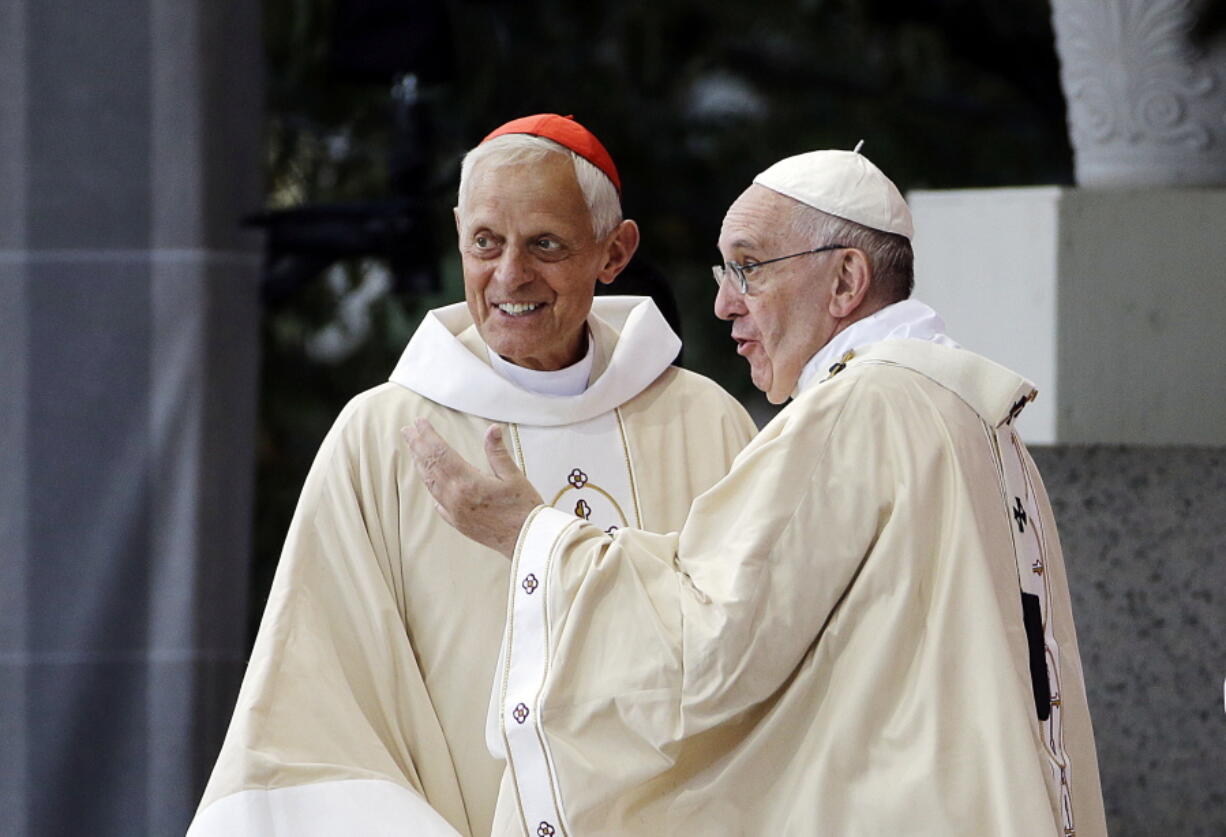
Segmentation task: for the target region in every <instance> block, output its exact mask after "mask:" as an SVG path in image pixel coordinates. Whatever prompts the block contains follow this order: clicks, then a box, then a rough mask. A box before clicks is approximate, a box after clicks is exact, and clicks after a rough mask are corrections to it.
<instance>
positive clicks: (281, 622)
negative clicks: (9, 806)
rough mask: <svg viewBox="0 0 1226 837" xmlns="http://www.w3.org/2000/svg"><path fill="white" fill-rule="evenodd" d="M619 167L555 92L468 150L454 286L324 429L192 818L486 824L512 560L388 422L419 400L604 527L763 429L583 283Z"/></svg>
mask: <svg viewBox="0 0 1226 837" xmlns="http://www.w3.org/2000/svg"><path fill="white" fill-rule="evenodd" d="M619 190H620V183H619V180H618V175H617V170H616V168H615V167H614V166H613V162H612V160H611V159H610V158H609V155H608V152H607V151H605V149H604V148H603V146H601V144H600V143H599V141H597V140H596V138H595V137H594V136H593V135H591V134H590V133H589V132H588V131H587V130H586V129H584V128H583V127H582V126H580V125H579V124H578V123H577V122H574V121H573V120H572V119H569V118H564V117H561V116H556V115H551V114H545V115H538V116H533V117H525V118H523V119H519V120H515V121H513V122H511V123H508V124H507V125H504V126H502V128H500V129H498V130H496V131H495V132H494V133H492V134H491V135H490V137H488V138H487V140H486V141H485V142H483V143H482V144H481V145H479V146H478V147H477V148H476V149H474V150H473V151H472V152H470V153H469V155H468V156H467V157H466V159H465V161H464V164H463V168H462V174H461V180H460V191H459V206H458V207H457V209H456V213H455V214H456V228H457V231H458V234H459V243H460V252H461V255H462V260H463V269H464V284H465V294H466V297H467V301H466V303H459V304H457V305H452V306H450V307H447V308H442V309H439V310H437V311H432V312H430V313H429V314H428V315H427V316H426V317H425V320H424V321H423V322H422V324H421V326H420V328H419V329H418V330H417V332H416V334H415V335H414V336H413V338H412V340H411V341H410V342H409V345H408V347H407V348H406V349H405V352H404V355H403V357H402V358H401V360H400V363H399V364H398V365H397V367H396V369H395V371H394V372H393V373H392V376H391V381H390V382H389V383H386V384H384V385H382V386H379V387H376V388H374V389H372V390H370V391H368V392H365V393H363V394H361V395H359V396H357V397H356V398H355V399H354V400H353V401H352V402H351V403H350V404H349V405H348V406H347V407H346V408H345V409H344V411H343V412H342V413H341V415H340V417H339V418H338V419H337V421H336V424H335V426H334V427H333V428H332V430H331V432H330V433H329V434H328V437H327V438H326V440H325V441H324V443H323V446H322V447H321V449H320V451H319V454H318V456H317V458H316V460H315V463H314V466H313V467H312V469H311V472H310V475H309V476H308V477H307V480H306V484H305V486H304V488H303V492H302V497H301V500H300V502H299V505H298V509H297V512H296V513H295V516H294V520H293V523H292V525H291V528H290V532H289V535H288V538H287V540H286V544H285V550H284V552H283V554H282V557H281V562H280V565H279V567H278V570H277V575H276V579H275V581H274V584H273V589H272V593H271V595H270V598H269V601H268V606H267V610H266V611H265V614H264V618H263V621H262V623H261V626H260V631H259V637H258V639H257V641H256V646H255V650H254V652H253V656H252V659H251V663H250V666H249V668H248V671H247V675H246V678H245V680H244V682H243V686H242V690H241V694H240V695H239V699H238V706H237V708H236V710H235V713H234V719H233V721H232V723H231V726H230V729H229V732H228V734H227V736H226V740H225V744H224V746H223V748H222V752H221V755H220V758H219V759H218V762H217V765H216V767H215V769H214V771H213V775H212V778H211V780H210V782H209V785H208V788H207V790H206V792H205V795H204V799H203V801H202V802H201V806H200V810H199V811H198V813H197V816H196V819H195V821H194V823H193V825H192V828H191V831H190V832H189V833H190V834H191V835H193V837H197V835H198V836H199V837H206V836H207V837H235V835H286V837H317V836H318V837H322V835H354V836H355V837H357V836H358V835H361V837H367V835H411V836H412V837H433V835H457V834H460V835H481V836H482V837H484V835H488V834H489V833H490V828H491V820H492V817H493V813H494V805H495V800H496V799H497V796H498V789H499V783H500V780H501V776H502V773H503V771H504V769H505V765H504V762H503V761H502V760H501V759H497V758H495V757H494V756H492V755H490V753H489V752H488V750H487V748H486V745H485V741H484V723H485V716H486V710H487V707H488V705H489V702H490V694H491V691H490V690H491V681H492V677H491V675H492V672H493V670H494V664H495V660H496V658H497V656H498V646H499V642H500V640H501V638H502V634H503V622H504V614H505V611H506V599H507V580H508V567H507V564H506V562H505V561H503V560H502V559H501V558H499V556H497V555H496V554H495V553H493V552H491V551H490V550H488V549H486V548H485V547H483V546H480V545H478V544H475V543H473V542H471V541H469V540H467V539H465V538H463V537H461V536H460V535H459V534H458V533H456V532H455V531H454V530H453V529H451V527H449V526H447V525H446V524H445V523H444V522H443V521H442V520H441V519H440V518H439V517H438V515H437V514H436V513H435V511H434V504H433V501H432V500H431V498H430V496H429V495H428V494H427V493H426V492H425V490H424V489H423V488H422V486H421V483H420V481H419V480H418V479H417V477H416V476H415V475H414V474H413V473H412V462H411V459H410V457H409V455H408V452H407V451H406V450H405V449H404V447H403V445H402V444H401V443H400V437H399V435H398V430H399V428H401V427H402V426H404V425H406V424H409V423H411V422H413V421H414V420H415V419H419V418H428V419H429V420H430V421H431V422H432V423H433V424H434V425H435V426H437V427H438V428H440V429H441V430H442V431H443V432H444V433H446V434H447V437H448V438H449V439H451V440H452V441H453V442H454V443H455V444H456V446H457V448H458V449H459V450H460V451H461V452H462V453H464V454H466V455H468V456H475V455H477V454H479V453H480V452H481V449H482V439H483V437H484V434H485V432H486V429H487V428H489V427H491V426H494V427H498V428H501V429H503V430H504V431H505V432H506V436H507V437H508V438H509V439H511V440H513V446H514V457H515V463H516V465H517V466H518V468H520V469H523V470H524V471H526V473H527V480H528V485H529V486H530V489H531V490H532V491H533V492H534V494H535V493H539V494H540V495H541V496H545V497H548V498H550V502H551V503H552V504H553V506H555V507H557V508H558V509H560V510H561V511H562V512H563V513H565V514H567V515H570V516H572V517H574V518H575V519H576V520H579V519H582V520H584V521H585V522H589V523H591V524H592V525H594V526H596V527H597V528H598V530H599V531H601V532H615V531H617V530H618V529H619V528H622V527H627V526H633V527H637V528H646V529H658V530H664V531H667V530H669V529H674V528H677V527H679V526H680V525H681V524H682V523H683V522H684V520H685V515H686V512H687V511H688V510H689V506H690V502H691V501H692V500H693V498H694V497H696V496H697V495H698V494H700V493H702V492H703V491H705V490H707V489H708V488H710V487H711V486H712V485H714V484H715V483H716V482H717V481H718V480H719V479H720V478H721V477H722V476H723V475H724V474H725V473H726V472H727V470H728V468H729V466H730V465H731V462H732V459H733V457H734V456H735V455H736V453H737V452H738V451H739V450H740V449H741V448H742V447H743V446H744V445H745V443H746V442H747V441H748V440H749V438H750V437H751V436H752V434H753V432H754V427H753V424H752V422H750V420H749V418H748V416H747V414H746V413H745V411H744V410H743V409H742V408H741V407H740V405H739V404H738V403H737V402H736V401H735V400H734V399H732V398H731V397H730V396H729V395H728V394H727V393H725V392H724V391H723V390H721V389H720V388H719V387H718V386H716V385H715V384H714V383H712V382H711V381H709V380H707V379H705V378H702V377H700V376H698V375H694V374H692V373H688V372H685V371H683V370H681V369H679V368H677V367H674V366H671V365H670V364H671V362H672V360H673V359H674V358H675V357H676V355H677V352H678V349H679V347H680V341H679V339H678V338H677V336H676V335H675V334H674V332H673V331H672V330H671V329H670V328H669V327H668V325H667V324H666V323H665V321H664V319H663V317H662V316H661V314H660V312H659V311H658V310H657V309H656V307H655V306H654V304H653V303H652V302H651V301H650V300H648V299H645V298H640V297H602V298H600V299H597V300H595V301H593V290H594V288H595V284H596V282H598V281H599V282H605V283H607V282H611V281H612V280H613V279H614V277H616V276H617V274H618V272H619V271H621V269H622V268H623V267H625V265H626V263H627V261H629V259H630V257H631V256H632V254H633V253H634V251H635V248H636V247H637V244H638V230H637V227H636V226H635V224H634V222H633V221H629V220H623V219H622V216H621V205H620V197H619ZM516 474H517V476H519V475H520V473H519V471H518V470H517V471H516ZM521 478H522V477H521ZM517 583H518V584H520V585H522V587H521V589H527V588H529V587H530V586H531V584H532V583H533V582H532V581H531V580H530V579H527V580H525V579H518V580H517Z"/></svg>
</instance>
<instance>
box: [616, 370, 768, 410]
mask: <svg viewBox="0 0 1226 837" xmlns="http://www.w3.org/2000/svg"><path fill="white" fill-rule="evenodd" d="M644 398H646V399H651V400H653V401H656V402H659V403H660V404H668V405H670V406H674V407H675V406H679V405H681V406H684V407H686V408H690V409H704V410H708V411H714V412H717V413H722V412H727V413H732V414H735V415H738V416H739V415H742V414H743V415H745V416H746V417H748V415H749V414H748V413H746V412H745V408H744V407H742V406H741V403H740V402H739V401H737V400H736V399H735V398H733V397H732V396H731V395H729V394H728V391H727V390H725V389H724V388H723V387H721V386H720V385H719V384H717V383H715V381H712V380H711V379H710V378H708V377H706V376H705V375H700V374H698V373H697V372H691V371H690V370H688V369H682V368H681V367H679V366H670V367H668V368H667V369H665V370H664V371H663V372H662V373H660V376H659V377H658V378H656V379H655V380H654V381H653V382H652V383H651V385H650V386H649V387H647V388H646V389H645V390H643V392H642V393H640V394H639V395H638V396H636V397H635V398H634V399H632V401H637V400H638V399H644Z"/></svg>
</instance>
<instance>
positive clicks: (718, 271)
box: [711, 244, 847, 294]
mask: <svg viewBox="0 0 1226 837" xmlns="http://www.w3.org/2000/svg"><path fill="white" fill-rule="evenodd" d="M846 249H847V245H846V244H827V245H825V246H824V247H817V248H814V249H813V250H805V251H804V252H803V253H793V254H792V255H790V256H780V257H779V258H777V259H767V260H766V261H764V262H753V263H752V264H739V263H737V262H728V263H727V264H726V265H723V264H717V265H712V266H711V273H712V274H713V275H714V276H715V284H716V285H719V286H721V287H722V286H723V284H724V279H726V278H727V277H728V272H729V271H731V272H732V275H733V276H735V277H736V280H737V284H738V285H739V286H740V289H741V293H743V294H747V293H749V274H750V273H753V272H754V271H755V270H757V269H758V268H760V267H762V266H763V265H768V264H774V263H775V262H781V261H784V260H786V259H794V258H796V257H797V256H808V255H811V254H812V253H825V252H826V251H827V250H846Z"/></svg>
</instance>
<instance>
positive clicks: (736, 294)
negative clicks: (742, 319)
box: [715, 278, 745, 320]
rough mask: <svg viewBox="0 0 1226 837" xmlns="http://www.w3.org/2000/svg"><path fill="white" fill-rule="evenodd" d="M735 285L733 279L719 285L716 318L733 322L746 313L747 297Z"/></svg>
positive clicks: (716, 296)
mask: <svg viewBox="0 0 1226 837" xmlns="http://www.w3.org/2000/svg"><path fill="white" fill-rule="evenodd" d="M735 285H736V281H735V280H733V279H731V278H729V279H725V280H724V281H722V282H720V283H719V292H718V293H716V294H715V316H717V317H719V318H720V319H721V320H732V319H735V318H737V317H739V316H741V315H742V314H744V313H745V297H744V295H742V294H741V292H740V291H739V290H738V289H737V288H736V287H735Z"/></svg>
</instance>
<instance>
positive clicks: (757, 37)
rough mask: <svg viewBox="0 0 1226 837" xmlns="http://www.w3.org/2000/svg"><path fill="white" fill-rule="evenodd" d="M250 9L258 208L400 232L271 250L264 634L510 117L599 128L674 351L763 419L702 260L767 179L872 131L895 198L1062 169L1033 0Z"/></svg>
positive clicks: (469, 0)
mask: <svg viewBox="0 0 1226 837" xmlns="http://www.w3.org/2000/svg"><path fill="white" fill-rule="evenodd" d="M264 9H265V15H264V27H265V29H264V43H265V50H266V55H267V111H266V116H265V131H264V137H265V139H264V142H265V176H266V189H267V206H268V207H269V208H270V209H273V210H286V209H294V208H298V209H300V210H301V208H303V207H325V209H322V210H319V211H320V212H323V213H324V214H325V215H327V217H328V218H331V219H332V222H331V223H332V227H331V228H325V229H324V230H323V231H322V233H321V234H320V230H319V226H320V225H318V224H317V225H316V226H315V227H313V228H312V227H309V226H307V225H308V224H310V220H307V221H305V222H304V221H303V219H302V218H299V217H296V216H293V215H291V216H290V217H289V218H282V219H280V220H279V221H278V220H277V219H275V218H274V219H265V223H268V224H269V225H270V226H271V227H272V229H273V230H274V231H275V230H276V229H277V227H278V223H281V224H283V225H286V226H287V227H295V224H296V222H301V223H298V225H297V227H296V228H298V229H302V230H303V231H304V235H305V236H307V237H311V236H312V235H314V238H315V240H320V239H324V238H328V237H329V235H330V231H331V233H332V234H335V236H336V237H344V235H343V233H339V232H336V230H335V229H334V228H344V229H346V230H352V229H354V228H355V227H356V226H362V227H363V229H367V230H368V229H369V228H370V227H371V226H372V224H371V223H370V222H369V220H365V219H367V218H369V215H363V214H362V213H363V212H374V213H378V212H384V211H386V212H388V213H390V214H391V215H395V214H397V213H399V217H400V221H401V226H402V227H404V228H406V229H409V230H411V231H412V232H411V235H410V236H407V238H408V239H409V240H407V241H400V242H399V243H398V244H396V245H392V244H391V243H390V242H385V243H383V244H380V243H379V242H378V241H377V240H375V239H378V238H379V236H378V235H377V234H375V235H373V236H370V237H369V238H370V239H371V240H370V241H368V242H366V243H367V244H368V245H369V246H370V252H368V253H366V254H365V255H364V257H362V258H341V259H339V260H337V261H335V262H332V263H331V264H329V265H327V266H324V262H325V261H326V259H327V255H325V258H324V259H320V260H312V259H310V258H300V259H299V260H298V261H297V262H295V260H294V259H293V258H282V259H281V260H280V262H278V263H277V264H276V265H275V266H274V267H275V268H277V269H274V270H271V271H268V272H266V280H268V283H267V284H266V286H265V290H266V293H265V298H266V300H267V306H266V309H265V315H264V317H263V320H262V325H261V329H262V344H263V345H262V348H263V368H262V372H261V381H262V386H261V396H260V436H259V447H258V458H259V476H258V482H257V506H256V518H255V519H256V560H255V564H254V573H255V577H254V582H255V592H256V595H254V596H253V597H252V625H253V626H254V624H255V620H256V619H257V618H258V615H259V613H260V611H261V610H262V603H263V596H264V594H265V592H266V590H267V587H268V585H269V583H270V580H271V573H272V570H273V568H274V567H275V563H276V559H277V555H278V552H279V550H280V546H281V541H282V539H283V538H284V534H285V530H286V527H287V525H288V522H289V518H290V515H291V514H292V511H293V506H294V503H295V501H296V498H297V493H298V489H299V488H300V486H301V485H302V480H303V477H304V476H305V474H306V470H307V468H308V467H309V465H310V461H311V458H312V457H313V455H314V452H315V450H316V448H317V447H318V444H319V442H320V440H321V439H322V438H323V435H324V433H325V432H326V431H327V429H328V427H329V425H330V424H331V422H332V419H333V418H334V417H335V415H336V414H337V412H338V411H339V409H340V407H341V406H342V405H343V404H344V403H345V401H347V400H348V399H349V398H350V397H352V396H353V395H354V394H356V393H357V392H359V391H361V390H363V389H366V388H367V387H370V386H373V385H375V384H377V383H380V382H382V381H384V380H386V379H387V376H388V374H389V373H390V371H391V369H392V366H393V365H394V364H395V361H396V359H397V358H398V356H399V354H400V351H401V350H402V349H403V347H404V345H405V343H406V341H407V339H408V337H409V336H410V335H411V334H412V331H413V329H414V328H415V327H416V324H417V321H418V319H419V317H420V315H421V313H422V312H423V311H424V310H426V309H428V308H431V307H434V306H437V305H440V304H445V303H448V302H454V301H457V300H459V299H462V298H463V285H462V280H461V277H460V273H459V264H458V258H457V256H456V252H455V227H454V223H453V221H452V217H451V208H452V207H453V206H454V204H455V189H456V184H457V180H458V175H459V160H460V158H461V157H462V156H463V153H464V152H465V151H466V150H467V149H468V148H470V147H471V146H473V145H475V144H476V143H477V142H479V141H480V139H481V138H482V137H483V136H484V135H485V134H486V133H488V132H489V131H490V130H492V129H493V128H494V127H496V126H497V125H499V124H501V123H502V122H504V121H506V120H508V119H512V118H515V117H517V116H522V115H526V114H529V113H538V112H556V113H563V114H574V115H575V117H576V118H577V119H578V120H579V121H580V122H582V123H583V124H584V125H586V126H587V127H588V128H590V129H591V130H592V131H593V132H594V133H595V134H596V135H597V136H598V137H600V138H601V140H602V141H603V142H604V144H605V145H606V147H608V148H609V150H610V152H611V153H612V155H613V157H614V160H615V161H616V163H617V165H618V167H619V169H620V170H621V174H622V180H623V182H624V184H625V190H624V202H625V210H626V212H627V215H628V216H629V217H632V218H635V219H636V220H637V221H638V222H639V224H640V225H641V227H642V230H643V244H642V247H641V249H640V250H639V255H638V256H637V257H636V262H638V263H639V264H638V265H637V269H638V270H640V271H650V272H651V273H653V274H655V275H660V276H663V277H664V278H665V279H666V281H667V283H668V285H669V286H670V287H671V290H672V293H673V294H674V295H675V298H676V299H677V301H678V308H679V310H680V314H681V320H682V331H683V336H684V338H685V342H686V348H685V353H684V358H683V363H684V365H685V366H687V367H689V368H691V369H694V370H696V371H698V372H701V373H703V374H705V375H708V376H710V377H712V378H714V379H715V380H717V381H719V382H720V383H721V384H722V385H723V386H724V387H725V388H727V389H728V390H729V391H731V392H733V393H734V394H735V395H737V396H738V397H740V398H741V399H742V400H743V401H744V402H746V403H747V404H748V405H749V406H750V407H751V408H752V409H753V411H754V414H755V416H756V417H758V418H759V419H761V418H764V417H768V416H769V415H770V414H771V411H770V409H769V405H767V404H766V402H765V400H764V399H762V397H761V396H760V395H759V394H758V392H757V390H755V389H754V388H753V387H752V385H751V384H750V382H749V378H748V375H747V373H746V369H745V367H744V364H743V363H741V362H739V358H737V357H736V356H735V355H734V354H733V353H732V352H730V351H729V343H728V329H727V325H726V324H724V323H721V322H719V321H718V320H716V319H715V318H714V317H713V316H712V315H711V304H712V302H713V300H714V293H713V291H714V287H713V285H712V283H711V279H710V271H709V265H710V264H711V263H713V262H714V261H716V260H717V258H716V250H715V238H716V236H717V234H718V230H719V223H720V220H721V219H722V217H723V212H724V209H726V208H727V206H728V204H729V203H731V201H732V200H733V199H734V198H735V197H736V196H737V195H738V194H739V193H740V191H741V190H742V189H744V188H745V186H747V185H748V184H749V182H750V181H751V180H752V178H753V176H754V175H755V174H756V173H757V172H758V171H760V170H761V169H763V168H765V167H766V166H767V165H769V164H770V163H771V162H773V161H774V160H776V159H779V158H781V157H785V156H788V155H790V154H795V153H799V152H802V151H806V150H810V149H814V148H851V147H853V146H854V145H855V143H856V142H857V141H859V140H861V139H863V140H864V141H865V146H864V153H865V154H867V155H868V156H869V157H870V158H871V159H872V160H873V161H874V162H876V163H877V164H878V165H880V166H881V167H882V168H883V169H884V170H885V171H886V172H887V173H889V174H890V176H891V177H892V178H893V179H894V180H895V182H897V183H898V185H899V187H900V188H902V189H903V190H904V191H906V190H909V189H915V188H956V187H970V186H996V185H1011V186H1018V185H1028V184H1053V183H1056V184H1070V183H1072V177H1073V163H1072V152H1071V150H1070V147H1069V141H1068V135H1067V130H1066V127H1065V110H1064V99H1063V96H1062V94H1061V90H1060V79H1059V71H1058V65H1057V60H1056V53H1055V42H1054V36H1053V33H1052V27H1051V21H1050V16H1051V11H1050V8H1049V6H1048V4H1047V2H1045V1H1044V0H1019V1H1018V2H1014V3H1010V4H1000V3H993V2H988V1H987V0H919V2H911V3H906V4H901V5H900V4H896V3H888V2H884V0H763V2H755V3H706V2H695V1H694V0H651V2H646V0H628V2H622V3H616V4H599V3H567V2H559V1H558V0H539V1H538V2H514V0H465V1H464V2H456V1H455V0H452V2H445V3H437V2H417V1H414V2H404V1H403V0H346V2H336V0H265V2H264ZM354 205H359V206H358V208H357V209H356V210H355V207H354ZM327 208H331V212H330V214H329V210H328V209H327ZM346 212H348V213H349V214H348V215H346V214H345V213H346ZM359 217H360V218H361V219H362V220H359ZM385 217H388V216H385ZM323 226H325V227H327V224H326V223H325V224H324V225H323ZM376 226H377V225H376ZM393 226H394V224H393V223H392V222H390V221H389V222H388V223H386V224H385V225H384V228H387V229H391V228H393ZM390 237H391V236H389V238H390ZM393 247H395V248H398V249H397V252H395V253H392V252H389V251H390V250H391V249H393ZM304 249H310V248H309V247H307V248H304ZM338 249H339V250H342V251H343V249H344V248H343V247H342V248H338ZM379 251H382V252H379ZM279 255H283V254H279ZM628 284H629V281H623V282H621V284H620V285H619V284H618V283H614V285H612V286H611V287H610V289H609V290H610V291H611V292H614V293H616V292H618V291H622V292H625V288H626V286H627V285H628Z"/></svg>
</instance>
